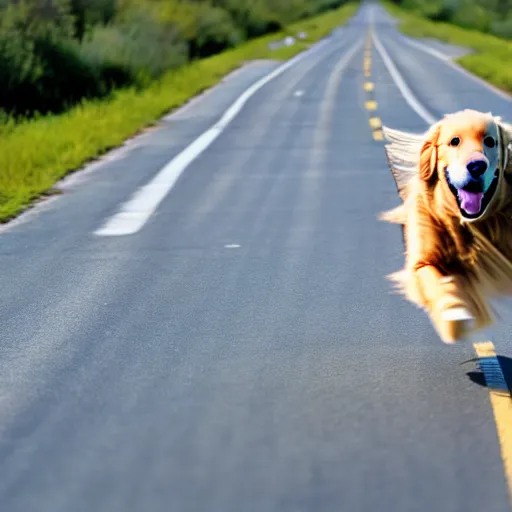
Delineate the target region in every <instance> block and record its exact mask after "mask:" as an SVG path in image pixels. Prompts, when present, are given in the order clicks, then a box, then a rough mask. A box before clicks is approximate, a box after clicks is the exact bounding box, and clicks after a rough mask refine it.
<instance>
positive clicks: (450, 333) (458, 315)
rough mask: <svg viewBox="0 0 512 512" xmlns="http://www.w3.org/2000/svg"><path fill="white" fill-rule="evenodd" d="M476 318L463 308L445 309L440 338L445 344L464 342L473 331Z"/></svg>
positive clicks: (442, 315) (442, 316)
mask: <svg viewBox="0 0 512 512" xmlns="http://www.w3.org/2000/svg"><path fill="white" fill-rule="evenodd" d="M474 324H475V317H474V316H473V315H472V314H471V312H470V311H469V310H468V309H467V308H465V307H463V306H458V307H453V308H449V309H445V310H444V311H443V312H442V313H441V326H440V332H439V334H440V337H441V339H442V340H443V342H444V343H447V344H450V345H451V344H453V343H457V342H460V341H464V340H465V339H466V338H467V336H468V335H469V333H470V332H471V331H472V330H473V328H474Z"/></svg>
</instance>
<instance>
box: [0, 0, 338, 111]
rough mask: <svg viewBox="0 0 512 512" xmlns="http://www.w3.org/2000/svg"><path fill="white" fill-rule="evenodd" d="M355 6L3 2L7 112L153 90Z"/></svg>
mask: <svg viewBox="0 0 512 512" xmlns="http://www.w3.org/2000/svg"><path fill="white" fill-rule="evenodd" d="M345 2H346V0H279V1H276V0H0V66H1V69H2V74H1V75H0V109H3V110H4V111H6V112H8V113H11V114H14V115H22V114H23V115H24V114H34V113H36V112H41V113H47V112H61V111H63V110H65V109H68V108H70V106H72V105H75V104H77V103H78V102H80V101H81V100H82V99H87V98H93V97H96V98H101V97H104V96H106V95H108V94H110V93H111V92H112V90H113V89H114V88H117V87H124V86H129V85H135V86H138V87H141V86H146V85H147V84H149V83H150V82H151V80H154V79H157V78H158V77H160V76H162V74H163V73H165V71H167V70H169V69H174V68H177V67H179V66H181V65H183V64H185V63H186V62H187V61H189V60H194V59H197V58H203V57H207V56H210V55H214V54H217V53H219V52H222V51H224V50H226V49H228V48H232V47H234V46H236V45H238V44H240V43H242V42H243V41H245V40H247V39H250V38H253V37H256V36H260V35H263V34H267V33H271V32H275V31H276V30H281V29H283V28H284V27H285V26H287V25H288V24H290V23H292V22H294V21H297V20H300V19H302V18H304V17H306V16H310V15H312V14H315V13H318V12H321V11H323V10H327V9H331V8H334V7H337V6H339V5H341V4H343V3H345Z"/></svg>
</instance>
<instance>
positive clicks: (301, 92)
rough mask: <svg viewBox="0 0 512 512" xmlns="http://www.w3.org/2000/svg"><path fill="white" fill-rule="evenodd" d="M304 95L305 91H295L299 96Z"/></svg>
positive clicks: (295, 94)
mask: <svg viewBox="0 0 512 512" xmlns="http://www.w3.org/2000/svg"><path fill="white" fill-rule="evenodd" d="M303 95H304V91H295V93H294V96H297V98H300V97H301V96H303Z"/></svg>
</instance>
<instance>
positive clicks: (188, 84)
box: [0, 2, 359, 222]
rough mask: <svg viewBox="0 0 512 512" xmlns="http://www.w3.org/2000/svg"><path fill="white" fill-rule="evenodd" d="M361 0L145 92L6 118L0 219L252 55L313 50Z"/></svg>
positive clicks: (0, 142)
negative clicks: (283, 42)
mask: <svg viewBox="0 0 512 512" xmlns="http://www.w3.org/2000/svg"><path fill="white" fill-rule="evenodd" d="M358 6H359V3H358V2H354V3H350V4H346V5H344V6H343V7H341V8H339V9H337V10H334V11H330V12H327V13H324V14H322V15H320V16H316V17H314V18H310V19H308V20H305V21H302V22H299V23H295V24H293V25H291V26H290V27H289V29H288V30H287V32H286V33H281V34H272V35H270V36H265V37H261V38H258V39H255V40H252V41H250V42H248V43H245V44H243V45H241V46H239V47H238V48H235V49H233V50H229V51H226V52H223V53H221V54H219V55H215V56H213V57H210V58H208V59H204V60H200V61H196V62H194V63H191V64H189V65H187V66H184V67H183V68H181V69H178V70H175V71H173V72H169V73H168V74H166V75H165V76H164V77H163V78H162V79H161V80H159V81H158V82H155V83H153V84H152V85H151V86H150V87H148V88H147V89H145V90H143V91H137V90H135V89H124V90H121V91H117V92H116V93H115V94H114V95H113V96H112V97H111V98H110V99H109V100H108V101H87V102H84V103H82V104H81V105H79V106H77V107H75V108H73V109H72V110H70V111H68V112H67V113H65V114H63V115H58V116H49V117H44V118H39V119H35V120H34V119H33V120H30V121H24V122H20V123H17V124H13V123H10V122H4V123H3V124H1V125H0V222H6V221H8V220H9V219H11V218H13V217H15V216H16V215H18V214H19V213H21V212H22V211H23V210H25V209H26V208H27V207H28V206H29V205H30V204H31V203H32V202H33V201H34V200H35V199H37V198H38V197H41V196H42V195H45V194H47V193H48V192H49V191H51V188H52V187H53V185H54V184H55V182H56V181H58V180H59V179H61V178H62V177H64V176H65V175H67V174H68V173H70V172H72V171H74V170H76V169H79V168H80V167H81V166H82V165H83V164H85V163H86V162H87V161H90V160H91V159H93V158H95V157H98V156H99V155H101V154H103V153H105V152H106V151H108V150H109V149H112V148H114V147H116V146H118V145H120V144H121V143H122V142H123V141H125V140H126V139H127V138H129V137H131V136H133V135H135V134H136V133H137V132H139V131H140V130H142V129H143V128H145V127H147V126H149V125H150V124H151V123H153V122H154V121H155V120H157V119H159V118H160V117H161V116H162V115H164V114H165V113H167V112H169V111H171V110H173V109H175V108H177V107H179V106H181V105H183V104H184V103H185V102H186V101H187V100H189V99H190V98H192V97H193V96H196V95H197V94H199V93H201V92H202V91H204V90H205V89H207V88H209V87H211V86H213V85H214V84H215V83H217V82H218V81H219V80H220V79H222V77H224V76H225V75H227V74H228V73H230V72H231V71H233V70H234V69H236V68H237V67H240V66H241V65H242V64H244V63H245V62H247V61H250V60H254V59H262V58H272V59H279V60H284V59H288V58H290V57H292V56H293V55H295V54H297V53H299V52H301V51H303V50H305V49H307V48H308V47H309V46H310V45H311V44H312V43H313V42H316V41H318V40H319V39H322V38H323V37H325V36H327V35H328V34H329V32H331V31H332V30H333V29H334V28H335V27H337V26H339V25H341V24H343V23H345V22H346V21H347V20H348V19H349V18H350V17H352V16H353V15H354V14H355V12H356V10H357V8H358ZM299 31H304V32H306V33H307V39H305V40H303V41H298V42H297V43H296V44H294V45H293V46H291V47H283V48H280V49H277V50H275V51H270V50H269V49H268V43H269V42H271V41H275V40H278V39H282V38H283V37H285V36H286V35H288V34H290V33H293V34H296V33H297V32H299Z"/></svg>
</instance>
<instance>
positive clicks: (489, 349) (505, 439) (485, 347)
mask: <svg viewBox="0 0 512 512" xmlns="http://www.w3.org/2000/svg"><path fill="white" fill-rule="evenodd" d="M473 346H474V347H475V351H476V354H477V356H478V357H479V358H486V357H496V351H495V349H494V345H493V344H492V342H490V341H488V342H484V343H474V344H473ZM489 398H490V400H491V405H492V410H493V413H494V421H495V422H496V431H497V433H498V440H499V443H500V450H501V458H502V459H503V467H504V470H505V478H506V480H507V485H508V492H509V497H510V500H511V502H512V397H511V396H510V393H506V392H505V393H503V392H501V393H500V392H498V391H497V390H492V389H489Z"/></svg>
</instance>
